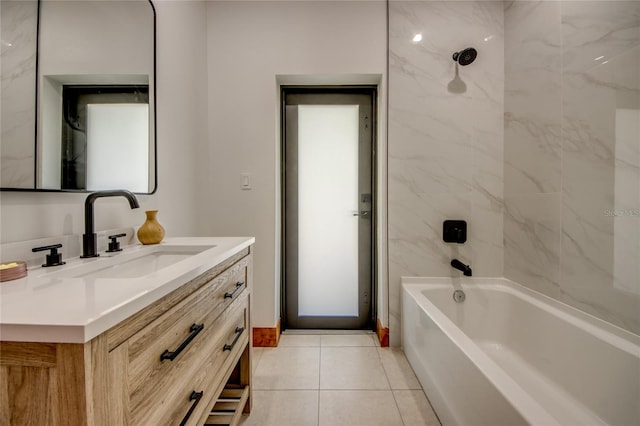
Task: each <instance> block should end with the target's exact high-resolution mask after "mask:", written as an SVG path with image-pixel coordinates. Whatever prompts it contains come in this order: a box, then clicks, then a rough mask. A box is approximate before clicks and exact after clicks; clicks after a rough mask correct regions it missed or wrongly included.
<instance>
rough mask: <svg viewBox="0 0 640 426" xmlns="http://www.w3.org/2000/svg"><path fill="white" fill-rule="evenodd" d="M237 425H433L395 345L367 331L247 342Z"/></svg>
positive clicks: (436, 423) (428, 408) (429, 410)
mask: <svg viewBox="0 0 640 426" xmlns="http://www.w3.org/2000/svg"><path fill="white" fill-rule="evenodd" d="M253 359H254V362H253V372H254V373H253V374H254V375H253V384H254V386H253V398H254V401H253V410H252V413H251V415H250V416H248V417H244V418H243V420H242V422H241V423H240V424H241V425H242V426H254V425H255V426H289V425H291V426H396V425H397V426H439V425H440V422H439V421H438V418H437V417H436V415H435V414H434V412H433V410H432V408H431V406H430V405H429V402H428V400H427V398H426V397H425V395H424V393H423V392H422V389H421V387H420V383H419V382H418V379H417V378H416V376H415V375H414V373H413V371H412V370H411V367H410V366H409V363H408V362H407V359H406V358H405V356H404V354H403V353H402V351H401V350H399V349H395V348H381V347H380V345H379V344H378V341H377V339H376V338H375V335H374V334H357V335H344V334H342V335H333V334H332V335H324V334H323V335H317V334H316V335H302V334H295V335H293V334H283V335H282V336H281V339H280V344H279V346H278V347H277V348H254V352H253Z"/></svg>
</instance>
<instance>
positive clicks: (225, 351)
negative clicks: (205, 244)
mask: <svg viewBox="0 0 640 426" xmlns="http://www.w3.org/2000/svg"><path fill="white" fill-rule="evenodd" d="M200 324H205V326H204V328H203V329H202V330H201V331H200V332H198V333H197V334H196V335H195V337H194V338H193V339H192V340H191V342H190V344H189V345H188V346H187V347H186V348H185V349H184V350H183V351H182V352H181V353H180V354H178V355H177V356H176V357H175V358H174V359H173V361H171V360H169V359H165V360H161V359H160V355H161V354H162V353H164V351H165V349H160V348H163V347H164V346H163V345H162V344H160V343H156V342H154V344H149V346H153V348H154V349H153V357H150V356H149V355H148V352H149V351H148V350H147V348H145V351H144V355H139V354H138V355H136V354H134V353H132V352H129V355H130V362H129V365H128V372H129V375H128V380H129V381H128V390H129V402H130V413H131V424H154V425H161V424H180V423H181V421H182V420H183V419H184V417H185V416H186V415H187V413H189V411H190V410H191V414H190V416H189V421H190V423H191V422H193V421H194V419H196V420H197V419H199V418H200V417H201V416H202V414H203V413H204V411H205V410H206V409H207V405H208V402H209V400H211V398H213V397H214V395H212V392H213V389H211V386H212V383H213V379H214V378H215V377H216V375H217V374H218V373H220V372H221V371H218V370H219V369H220V368H222V367H223V366H224V365H225V364H226V361H227V360H228V359H229V358H230V356H231V355H232V354H235V353H236V351H237V348H236V345H238V344H241V343H240V341H246V340H247V338H246V336H247V335H248V334H249V330H248V294H247V293H246V292H240V293H239V294H238V295H237V296H236V297H235V298H234V301H233V302H232V304H231V305H230V306H229V307H228V309H226V310H225V311H224V312H223V313H222V314H221V315H215V314H214V313H213V311H210V312H209V313H208V314H207V315H205V317H204V318H203V319H202V322H201V323H197V325H200ZM191 334H193V332H191V331H189V333H188V335H191ZM159 340H160V339H159ZM234 340H235V343H236V345H234V346H233V347H232V344H233V343H234ZM178 344H180V342H178ZM171 351H173V349H170V352H171ZM132 355H136V356H132ZM229 361H231V360H230V359H229ZM200 392H202V396H198V395H199V393H200ZM192 406H193V407H194V408H193V409H191V407H192Z"/></svg>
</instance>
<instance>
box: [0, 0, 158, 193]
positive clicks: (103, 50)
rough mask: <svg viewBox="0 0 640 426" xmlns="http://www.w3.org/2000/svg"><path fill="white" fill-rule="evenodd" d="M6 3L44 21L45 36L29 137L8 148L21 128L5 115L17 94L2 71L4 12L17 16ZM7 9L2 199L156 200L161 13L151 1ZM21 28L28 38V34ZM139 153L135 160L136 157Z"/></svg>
mask: <svg viewBox="0 0 640 426" xmlns="http://www.w3.org/2000/svg"><path fill="white" fill-rule="evenodd" d="M5 3H25V4H31V5H32V7H31V9H30V13H33V10H34V9H35V11H36V12H37V19H36V20H35V21H34V20H33V18H32V19H31V21H29V22H30V23H31V24H33V23H34V22H35V23H36V28H37V29H38V31H37V56H36V55H33V62H35V58H36V57H37V62H35V64H37V66H36V65H32V66H30V68H31V69H35V72H33V73H32V74H31V78H33V80H31V82H32V86H31V87H32V88H31V90H32V92H33V93H34V94H35V95H34V96H33V97H32V98H31V99H33V105H32V108H28V107H27V108H25V109H28V110H30V111H32V113H31V134H30V135H29V134H28V132H27V131H26V130H23V132H22V134H20V135H19V136H15V137H6V138H5V135H9V136H12V135H13V134H15V132H14V131H13V129H14V128H16V127H18V124H20V123H18V122H17V121H15V120H12V119H11V117H7V116H6V115H5V107H6V106H7V105H9V106H12V105H14V104H15V100H16V96H15V95H13V94H12V93H13V92H14V91H15V90H17V89H14V90H12V89H13V88H14V87H15V86H16V84H15V82H14V81H10V80H11V79H10V78H9V76H11V75H15V74H16V73H15V72H11V70H9V69H8V68H7V69H5V66H4V64H5V46H4V41H5V26H4V23H5V10H6V9H7V10H8V9H11V8H5ZM34 4H35V5H36V6H35V8H34V7H33V5H34ZM2 7H3V9H2V11H1V12H0V13H2V23H3V29H2V32H3V35H2V39H3V51H2V55H3V57H2V61H3V66H2V84H3V87H2V88H3V91H2V111H3V116H2V118H3V121H2V151H1V152H0V155H1V156H2V181H1V182H0V184H1V185H2V189H13V190H57V191H94V190H99V189H116V188H121V189H129V190H132V191H134V192H138V193H153V192H154V191H155V188H156V146H155V139H156V137H155V10H154V7H153V4H152V3H151V1H150V0H126V1H120V0H99V1H95V0H41V1H29V0H27V1H26V2H23V1H20V2H13V1H8V2H6V1H2ZM25 8H26V6H25ZM13 15H14V16H15V15H16V13H15V12H13ZM25 15H26V12H25ZM7 19H13V18H9V17H8V18H7ZM23 27H24V28H23V31H24V32H27V31H28V30H27V29H26V27H28V25H26V24H25V25H24V26H23ZM29 28H31V26H29ZM32 30H33V29H32ZM30 34H31V33H30ZM8 38H9V35H8V33H7V39H8ZM19 49H20V50H22V49H23V47H20V48H19ZM13 55H14V56H15V53H14V54H13ZM25 55H27V53H22V56H25ZM28 79H29V77H25V78H24V80H28ZM5 80H6V81H7V83H5ZM23 85H24V86H27V85H28V84H27V83H26V82H24V83H23ZM5 87H7V88H8V90H5ZM21 99H22V98H21ZM15 108H16V109H18V106H17V105H16V107H15ZM9 111H11V108H9ZM24 115H26V114H24ZM5 118H9V119H8V120H6V121H5ZM22 122H26V118H23V119H22ZM14 123H16V124H14ZM28 127H29V125H28V124H26V125H22V124H21V126H20V128H21V129H26V128H28ZM29 136H31V137H29ZM133 152H135V153H136V155H135V156H134V155H130V154H131V153H133ZM5 153H6V154H7V155H5ZM14 153H19V155H16V154H14ZM9 154H11V155H9ZM18 159H19V160H20V161H21V164H20V165H19V164H18ZM25 164H29V165H30V167H29V168H27V167H26V166H25ZM26 169H29V170H30V173H25V170H26ZM17 170H20V172H21V173H18V172H17Z"/></svg>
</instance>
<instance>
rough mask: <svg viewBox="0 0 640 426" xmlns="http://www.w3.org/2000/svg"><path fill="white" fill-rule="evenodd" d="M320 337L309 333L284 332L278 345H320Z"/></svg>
mask: <svg viewBox="0 0 640 426" xmlns="http://www.w3.org/2000/svg"><path fill="white" fill-rule="evenodd" d="M320 337H321V336H313V335H308V334H283V335H281V336H280V342H278V346H279V347H283V346H284V347H288V346H320Z"/></svg>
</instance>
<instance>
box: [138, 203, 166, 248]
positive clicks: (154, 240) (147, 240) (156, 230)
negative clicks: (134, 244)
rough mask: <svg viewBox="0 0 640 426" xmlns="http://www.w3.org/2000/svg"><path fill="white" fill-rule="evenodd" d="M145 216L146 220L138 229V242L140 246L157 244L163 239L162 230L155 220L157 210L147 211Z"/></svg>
mask: <svg viewBox="0 0 640 426" xmlns="http://www.w3.org/2000/svg"><path fill="white" fill-rule="evenodd" d="M145 214H146V215H147V220H146V221H145V222H144V223H143V224H142V226H141V227H140V229H138V240H140V242H141V243H142V244H158V243H159V242H160V241H162V239H163V238H164V228H163V227H162V225H160V223H158V219H156V215H157V214H158V210H147V211H146V212H145Z"/></svg>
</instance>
